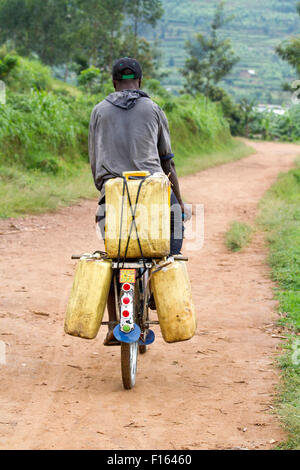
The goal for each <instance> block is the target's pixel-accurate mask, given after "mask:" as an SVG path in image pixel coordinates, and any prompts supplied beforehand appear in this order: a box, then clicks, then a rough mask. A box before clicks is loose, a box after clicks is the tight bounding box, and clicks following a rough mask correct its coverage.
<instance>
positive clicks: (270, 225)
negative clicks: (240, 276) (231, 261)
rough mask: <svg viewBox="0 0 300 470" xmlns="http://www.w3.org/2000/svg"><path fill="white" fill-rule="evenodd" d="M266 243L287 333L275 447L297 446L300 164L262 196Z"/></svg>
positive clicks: (299, 413) (299, 416) (261, 216)
mask: <svg viewBox="0 0 300 470" xmlns="http://www.w3.org/2000/svg"><path fill="white" fill-rule="evenodd" d="M258 224H259V226H260V227H261V228H262V229H263V230H264V231H266V234H267V240H268V242H269V246H270V254H269V264H270V266H271V268H272V278H273V280H274V281H275V282H276V283H277V286H278V287H277V288H276V290H275V298H276V299H277V300H278V301H279V313H280V320H279V324H280V325H281V326H282V328H283V329H284V331H285V333H286V336H287V337H288V341H287V343H286V344H285V345H284V346H283V349H284V354H283V356H282V357H281V358H280V359H279V365H280V367H281V371H282V381H281V385H280V388H279V396H278V403H277V411H278V413H279V415H280V416H281V418H282V420H283V423H284V426H285V428H286V430H287V432H288V434H289V438H288V441H287V442H284V443H282V444H281V445H280V446H279V447H278V448H279V449H295V450H296V449H297V450H299V449H300V164H299V162H298V163H297V167H296V168H295V169H294V170H291V171H289V172H288V173H286V174H281V175H280V176H279V178H278V180H277V182H276V183H275V184H274V185H273V186H272V187H271V189H270V190H269V191H267V193H266V194H265V196H264V197H263V199H262V201H261V204H260V212H259V216H258Z"/></svg>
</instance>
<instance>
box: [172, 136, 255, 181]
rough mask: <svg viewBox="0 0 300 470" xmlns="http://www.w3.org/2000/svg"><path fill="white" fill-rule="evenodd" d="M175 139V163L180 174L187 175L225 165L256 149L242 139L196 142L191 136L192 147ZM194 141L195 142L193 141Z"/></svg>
mask: <svg viewBox="0 0 300 470" xmlns="http://www.w3.org/2000/svg"><path fill="white" fill-rule="evenodd" d="M177 140H178V139H175V146H174V147H175V160H174V161H175V163H176V169H177V171H178V174H179V176H185V175H188V174H191V173H196V172H198V171H203V170H206V169H207V168H211V167H215V166H218V165H223V164H225V163H229V162H232V161H236V160H240V159H241V158H244V157H247V156H249V155H251V154H253V153H255V150H254V149H253V148H252V147H250V146H249V145H246V144H245V143H244V142H243V141H242V140H240V139H230V140H228V139H227V140H225V142H224V141H222V140H221V141H219V142H216V143H214V144H213V145H212V144H211V143H210V144H205V143H203V142H202V143H200V142H196V143H195V139H193V138H191V147H190V148H187V147H185V146H184V145H182V146H181V145H180V143H179V144H177V145H176V141H177ZM193 142H194V143H193ZM176 150H177V151H176Z"/></svg>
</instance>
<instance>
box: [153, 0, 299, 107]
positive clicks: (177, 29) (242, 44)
mask: <svg viewBox="0 0 300 470" xmlns="http://www.w3.org/2000/svg"><path fill="white" fill-rule="evenodd" d="M163 4H164V8H165V15H164V17H163V19H162V21H161V22H160V23H159V25H158V26H157V28H156V30H155V31H154V33H150V32H149V33H148V34H149V37H151V38H152V39H153V40H154V39H158V40H159V42H160V47H161V48H162V51H163V58H162V63H163V68H164V69H165V70H166V71H167V72H168V73H169V75H168V77H167V78H166V79H165V80H164V82H163V83H164V85H166V86H168V87H170V88H172V89H173V90H179V89H180V87H181V83H182V77H181V75H180V72H179V69H180V68H182V67H183V66H184V60H185V51H184V43H185V41H186V40H187V39H191V38H192V37H193V35H194V34H196V33H200V32H201V33H205V32H206V31H207V30H208V27H209V24H210V22H211V19H212V17H213V14H214V11H215V7H216V5H217V4H218V0H212V1H210V2H207V1H204V0H185V1H184V2H182V0H163ZM296 4H297V0H266V1H265V2H261V1H259V0H227V1H226V12H227V13H228V15H235V18H234V19H233V20H232V21H231V22H230V23H229V24H228V25H227V26H226V27H225V28H224V33H223V34H224V36H226V37H229V38H231V39H232V43H233V47H234V50H235V51H236V53H237V54H238V56H239V57H240V62H239V63H238V64H237V65H236V67H235V69H234V71H233V72H232V74H231V75H230V76H229V77H228V78H227V79H226V82H225V84H224V86H225V88H226V89H227V90H228V91H230V92H232V93H233V94H234V95H235V96H236V97H241V96H248V97H249V96H251V97H256V98H257V99H258V101H260V102H269V103H272V102H274V103H280V104H281V103H282V102H283V101H285V102H287V101H289V95H288V94H284V93H282V91H281V84H282V82H284V81H291V80H293V79H295V75H294V72H293V70H292V69H291V68H290V67H289V66H288V65H287V64H285V63H284V62H282V61H281V60H280V59H279V58H278V57H277V56H276V54H275V52H274V49H275V47H276V45H277V44H279V43H280V42H281V41H282V40H283V39H286V38H288V37H290V36H292V35H295V34H299V33H300V21H299V16H298V14H297V12H296ZM248 70H254V71H255V75H251V74H249V73H248Z"/></svg>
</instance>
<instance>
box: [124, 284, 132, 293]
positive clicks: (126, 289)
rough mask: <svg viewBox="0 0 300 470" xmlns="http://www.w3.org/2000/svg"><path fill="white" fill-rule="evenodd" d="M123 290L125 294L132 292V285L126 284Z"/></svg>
mask: <svg viewBox="0 0 300 470" xmlns="http://www.w3.org/2000/svg"><path fill="white" fill-rule="evenodd" d="M123 290H124V291H125V292H128V291H130V290H131V285H130V284H124V285H123Z"/></svg>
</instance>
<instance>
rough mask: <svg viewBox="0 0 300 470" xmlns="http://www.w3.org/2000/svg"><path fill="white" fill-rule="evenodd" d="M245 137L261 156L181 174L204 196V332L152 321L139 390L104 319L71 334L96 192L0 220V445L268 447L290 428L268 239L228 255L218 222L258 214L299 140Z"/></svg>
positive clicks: (199, 273) (196, 277)
mask: <svg viewBox="0 0 300 470" xmlns="http://www.w3.org/2000/svg"><path fill="white" fill-rule="evenodd" d="M251 145H252V146H253V147H255V148H256V149H257V153H256V154H255V155H252V156H250V157H247V158H245V159H243V160H241V161H239V162H235V163H230V164H227V165H224V166H221V167H217V168H214V169H209V170H207V171H204V172H202V173H199V174H197V175H194V176H189V177H185V178H183V179H182V181H181V183H182V188H183V193H184V196H185V199H186V200H187V201H188V202H191V203H204V205H205V245H204V248H203V249H202V250H201V251H200V252H199V253H197V252H196V253H195V252H193V253H190V256H191V261H190V263H189V271H190V277H191V281H192V286H193V296H194V302H195V304H196V307H197V315H198V331H197V334H196V336H195V337H194V338H193V339H192V340H191V341H189V342H186V343H182V344H175V345H167V344H165V343H164V342H163V340H162V338H161V335H160V332H159V329H158V327H156V328H155V331H156V333H157V341H156V343H155V344H154V345H153V346H152V348H151V350H150V351H149V353H147V354H146V356H140V358H139V372H138V377H137V385H136V388H135V389H134V390H132V391H128V392H125V391H123V389H122V384H121V377H120V360H119V348H105V347H104V346H102V340H103V337H104V334H105V330H104V329H102V331H101V332H100V334H99V336H98V339H97V340H95V341H93V342H87V341H83V340H80V339H73V338H70V337H67V336H65V335H64V333H63V318H64V311H65V307H66V302H67V298H68V294H69V291H70V288H71V284H72V275H73V269H74V262H71V261H70V255H71V254H72V253H81V252H83V251H91V250H93V251H94V250H95V249H97V248H99V241H98V239H97V238H96V234H95V230H94V225H93V220H94V213H95V209H96V202H95V201H83V202H81V203H80V204H79V205H76V206H74V207H72V208H65V209H63V210H61V211H59V212H58V213H55V214H46V215H43V216H40V217H28V218H25V219H23V220H21V219H20V220H15V221H13V220H6V221H0V250H1V292H0V299H1V300H0V340H2V341H4V342H5V343H6V356H7V364H6V366H5V365H2V366H1V365H0V371H1V383H0V410H1V411H0V448H1V449H75V448H78V449H92V448H96V449H207V448H209V449H230V448H237V447H239V448H248V449H254V448H257V449H269V448H271V447H273V446H274V441H280V440H281V439H283V438H284V437H285V436H284V432H283V431H282V429H281V428H280V423H279V422H278V420H277V419H276V417H275V416H274V415H273V414H272V413H271V410H272V408H271V406H272V400H273V399H274V393H275V388H276V385H277V383H278V372H277V371H276V369H275V368H274V366H273V365H272V363H273V360H274V355H275V354H276V352H277V348H278V341H280V340H278V339H276V338H273V337H272V333H274V330H273V327H272V322H273V321H274V320H275V319H276V314H275V313H274V309H275V306H276V303H275V302H274V301H273V300H272V283H271V282H270V280H269V270H268V267H267V265H266V263H265V258H266V248H265V246H264V243H263V238H262V236H261V235H256V236H255V238H254V241H253V243H252V244H251V246H250V247H249V248H248V249H246V250H245V251H244V252H242V253H239V254H231V253H228V252H227V250H226V248H225V246H224V233H225V232H226V230H227V228H228V225H229V223H230V222H231V221H232V220H236V219H238V220H243V221H250V222H251V221H253V219H254V217H255V214H256V207H257V203H258V201H259V199H260V198H261V196H262V195H263V193H264V192H265V190H266V189H267V188H268V187H269V186H270V185H271V184H272V183H273V181H274V180H275V178H276V176H277V175H278V173H279V172H280V171H286V170H288V169H289V168H290V167H291V166H292V163H293V161H294V159H295V157H296V156H297V155H298V154H299V153H300V152H299V148H300V147H299V146H296V145H283V144H274V143H251ZM100 248H101V247H100ZM184 252H185V253H186V251H184Z"/></svg>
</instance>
